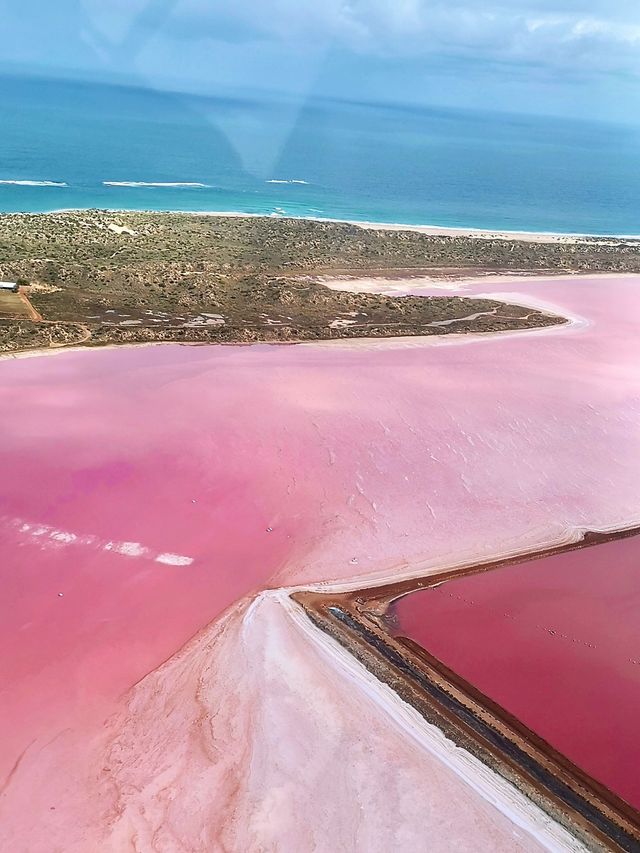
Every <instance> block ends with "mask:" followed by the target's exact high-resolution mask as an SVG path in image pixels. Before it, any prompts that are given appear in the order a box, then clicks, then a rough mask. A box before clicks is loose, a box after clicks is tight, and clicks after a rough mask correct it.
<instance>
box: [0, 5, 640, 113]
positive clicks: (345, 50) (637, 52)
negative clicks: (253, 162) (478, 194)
mask: <svg viewBox="0 0 640 853" xmlns="http://www.w3.org/2000/svg"><path fill="white" fill-rule="evenodd" d="M0 27H1V28H2V30H1V35H2V38H1V39H0V69H2V70H5V71H11V72H17V73H22V72H26V73H38V74H42V73H45V74H56V75H62V76H69V75H71V76H75V77H80V78H88V79H102V80H106V81H119V82H123V83H130V84H135V85H142V86H149V87H154V88H168V89H174V90H179V91H195V92H200V93H205V94H220V93H222V94H224V93H228V92H233V93H239V92H242V91H248V90H255V89H256V88H258V89H261V90H272V91H280V92H286V93H288V94H290V95H292V96H295V97H299V98H300V97H304V98H306V97H309V96H310V95H314V94H316V95H317V94H320V95H325V96H332V97H341V98H346V99H356V100H372V101H385V102H398V103H421V104H436V105H451V106H463V107H480V108H494V109H500V110H506V111H514V110H515V111H518V112H531V113H542V114H561V115H563V114H564V115H570V116H577V117H583V116H584V117H588V116H595V117H597V118H605V119H606V118H612V119H615V120H622V121H628V122H633V123H640V2H639V0H56V2H52V0H20V2H17V0H0Z"/></svg>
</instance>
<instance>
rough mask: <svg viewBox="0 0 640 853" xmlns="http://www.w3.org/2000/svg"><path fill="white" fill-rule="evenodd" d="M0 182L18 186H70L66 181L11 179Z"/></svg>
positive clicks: (0, 181)
mask: <svg viewBox="0 0 640 853" xmlns="http://www.w3.org/2000/svg"><path fill="white" fill-rule="evenodd" d="M0 184H11V185H13V186H16V187H68V186H69V184H67V183H66V182H65V181H22V180H19V181H9V180H0Z"/></svg>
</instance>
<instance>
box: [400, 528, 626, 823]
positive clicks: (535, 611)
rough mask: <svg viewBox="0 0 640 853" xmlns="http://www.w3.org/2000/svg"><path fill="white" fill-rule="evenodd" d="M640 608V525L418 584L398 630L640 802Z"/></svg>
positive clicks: (403, 610) (402, 612)
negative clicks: (590, 542)
mask: <svg viewBox="0 0 640 853" xmlns="http://www.w3.org/2000/svg"><path fill="white" fill-rule="evenodd" d="M639 607H640V537H638V536H633V537H630V538H628V539H620V540H617V541H613V542H608V543H606V544H602V545H597V546H594V547H591V548H581V549H579V550H576V551H569V552H567V553H565V554H556V555H555V556H550V557H543V558H541V559H538V560H529V561H526V562H523V563H519V564H518V565H515V566H506V567H504V568H500V569H495V570H494V571H489V572H486V573H485V572H483V573H481V574H477V575H472V576H469V577H465V578H460V579H459V580H453V581H451V582H449V583H444V584H441V585H440V586H438V587H435V588H433V589H425V590H421V591H418V592H414V593H411V594H409V595H407V596H404V597H403V598H401V599H399V600H398V601H397V602H396V603H395V604H394V605H393V613H394V614H395V616H396V618H397V625H396V626H395V628H394V634H397V635H398V636H403V637H408V638H410V639H412V640H414V641H415V642H416V643H418V645H419V646H421V647H422V648H424V649H427V650H428V651H429V652H430V653H431V654H432V655H434V656H435V657H436V658H437V659H438V660H440V661H442V662H443V663H444V664H446V666H448V667H449V668H450V669H452V670H453V671H454V672H455V673H457V674H458V675H460V676H462V677H463V678H464V679H465V680H466V681H468V682H469V683H471V684H473V686H474V687H476V688H478V689H479V690H480V691H481V692H482V693H483V694H484V695H485V696H488V697H489V698H490V699H492V700H493V701H494V702H496V703H497V704H498V705H500V707H502V708H504V709H505V710H507V711H508V712H509V713H511V714H513V716H515V717H516V718H517V719H518V720H520V721H521V722H523V723H524V724H525V725H526V726H528V728H530V729H531V730H532V731H534V732H535V733H536V734H537V735H539V736H540V737H541V738H542V739H543V740H544V741H546V743H548V744H550V745H551V746H553V747H554V748H555V749H556V750H557V751H558V752H560V753H561V754H562V755H565V756H566V757H567V758H569V759H570V760H571V761H572V762H573V763H574V764H576V765H577V766H578V767H580V768H581V769H582V770H584V771H586V772H587V773H588V774H589V775H590V776H591V777H592V778H594V779H596V780H597V781H598V782H600V783H601V784H603V785H604V786H605V787H607V788H609V790H611V791H613V792H615V793H616V794H617V795H618V796H620V797H622V799H624V800H626V801H627V802H628V803H629V804H631V805H632V806H633V807H634V808H636V809H640V778H639V776H638V765H639V764H640V747H639V745H638V743H637V728H638V719H639V718H640V653H639V652H640V620H638V608H639ZM452 625H458V626H459V630H457V631H452V630H451V626H452Z"/></svg>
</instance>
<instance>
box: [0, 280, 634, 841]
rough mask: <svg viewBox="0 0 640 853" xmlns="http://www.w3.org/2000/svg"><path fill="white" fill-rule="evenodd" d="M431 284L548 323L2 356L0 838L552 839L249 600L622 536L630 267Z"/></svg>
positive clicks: (286, 615)
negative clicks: (538, 309)
mask: <svg viewBox="0 0 640 853" xmlns="http://www.w3.org/2000/svg"><path fill="white" fill-rule="evenodd" d="M376 286H378V287H379V286H380V283H377V285H376ZM388 287H389V288H393V289H395V290H399V289H401V288H404V292H412V291H413V292H419V293H425V294H428V293H437V292H442V291H441V290H440V289H439V288H437V287H435V286H434V285H432V284H431V283H429V282H419V281H407V282H404V283H402V282H394V283H389V284H388ZM457 291H458V292H460V293H461V294H463V295H464V294H468V295H472V294H479V293H487V294H491V295H494V296H495V297H496V298H505V299H511V300H512V301H521V302H524V303H527V304H544V305H546V306H548V307H549V309H550V310H554V311H555V312H557V313H560V314H563V315H565V316H567V317H569V318H571V319H572V320H573V322H572V323H571V324H569V325H566V326H563V327H556V328H553V329H549V330H541V331H529V332H525V333H519V334H506V335H498V336H486V337H477V336H456V337H447V338H438V339H434V338H432V339H427V340H416V339H413V340H397V341H386V342H369V343H367V342H359V343H356V344H344V343H340V342H339V343H333V344H328V345H304V346H294V347H291V346H272V347H269V346H255V347H179V346H162V347H142V348H131V349H117V350H102V351H84V352H68V353H64V354H58V355H56V356H55V357H35V358H26V359H15V360H7V361H4V362H2V363H1V364H0V411H1V415H2V425H3V430H2V440H1V442H0V471H1V482H0V581H1V583H2V605H1V606H2V609H3V618H2V625H1V627H0V631H1V632H2V644H3V648H4V649H5V655H4V656H3V664H2V673H1V677H0V684H1V685H2V699H1V702H0V713H1V715H2V719H1V720H0V726H1V730H2V732H3V737H2V741H1V744H0V760H1V762H2V765H1V767H0V774H1V777H0V778H2V779H3V780H4V783H3V784H4V788H3V793H2V799H1V800H0V827H1V828H0V840H2V846H3V847H6V848H7V849H11V850H12V851H30V853H31V852H32V851H40V850H42V851H47V853H50V851H57V850H60V851H62V850H64V851H65V853H66V851H83V853H87V851H94V850H95V851H97V850H100V851H104V850H113V851H122V850H141V851H146V850H161V851H174V850H175V851H183V850H184V851H192V850H193V851H195V850H207V851H208V850H218V849H226V850H238V851H240V850H257V849H264V850H306V849H312V848H313V846H314V845H315V847H316V849H317V850H327V851H329V850H335V849H336V844H338V846H339V847H340V849H343V850H363V849H366V850H381V851H382V850H388V849H391V848H393V849H397V850H416V849H424V848H425V847H429V849H431V850H438V849H443V850H444V849H452V847H451V845H452V844H453V845H454V846H455V848H456V849H458V850H466V849H468V850H479V849H483V850H484V849H486V850H497V849H504V850H514V849H523V850H525V849H526V850H534V849H536V850H537V849H551V848H554V845H555V849H566V848H567V846H570V845H571V842H570V841H569V840H568V839H567V838H564V837H563V836H561V834H560V835H556V836H553V837H552V835H549V833H550V832H552V830H550V829H549V828H548V827H547V826H545V825H544V821H543V820H542V819H539V820H537V819H536V816H535V815H532V814H531V813H530V812H527V813H526V814H525V812H526V809H525V808H524V807H523V806H522V804H519V803H518V802H516V801H515V800H514V799H510V797H511V794H510V792H509V791H508V790H506V789H504V786H503V787H502V788H500V784H499V782H498V781H496V780H492V779H489V780H488V781H487V779H484V777H482V781H478V780H479V779H480V778H481V776H482V774H483V773H485V771H484V769H483V768H480V769H478V768H472V769H469V770H468V773H467V772H466V771H465V772H462V771H460V768H458V769H457V770H456V768H455V767H453V764H452V763H447V762H446V761H444V760H443V759H442V755H438V754H437V750H436V748H435V746H434V745H433V737H435V735H433V733H428V732H426V731H423V729H421V728H420V726H421V724H420V723H419V722H417V721H416V720H414V719H409V717H408V716H407V714H408V712H407V710H406V708H404V707H403V706H401V703H399V702H398V701H397V700H395V699H394V697H393V696H388V695H386V693H385V692H384V690H383V689H382V688H381V687H380V686H379V685H377V684H375V683H372V680H371V679H368V678H367V675H366V673H363V672H361V671H360V670H359V669H358V668H357V667H355V666H354V665H353V664H352V663H350V662H349V661H347V660H346V659H345V658H344V656H342V655H341V654H340V652H339V651H337V650H336V649H335V648H333V646H332V645H331V644H328V643H327V642H326V640H325V639H324V638H321V637H319V636H317V632H315V631H312V630H311V629H310V628H308V627H307V626H306V624H304V621H303V620H302V621H301V620H300V619H299V616H298V615H297V614H296V613H295V612H294V611H293V610H292V608H291V607H290V606H289V605H288V604H287V603H286V597H285V596H281V595H280V594H278V593H273V594H269V593H267V594H262V595H258V597H257V598H255V597H254V596H256V594H257V593H259V592H260V591H261V590H264V589H265V588H271V589H277V588H280V587H285V586H291V585H310V584H316V583H322V582H327V583H328V582H331V583H332V584H334V585H335V584H336V583H342V584H352V583H358V584H360V583H362V584H364V583H368V582H374V579H375V582H379V581H380V580H381V579H391V578H399V577H405V576H408V575H411V574H414V575H415V574H420V573H424V572H427V571H431V570H437V569H441V568H443V567H446V566H452V565H456V564H462V563H468V562H471V561H477V560H481V559H488V558H490V557H495V556H502V555H505V554H509V553H514V552H519V551H523V550H529V549H533V548H538V547H544V546H547V545H550V544H552V543H559V542H563V541H567V540H570V539H573V538H576V536H577V535H579V532H580V531H581V530H583V529H592V530H594V529H612V528H617V527H623V526H627V525H632V524H638V523H640V278H635V277H630V276H629V277H623V276H617V277H613V276H600V277H593V278H565V279H556V280H519V281H518V280H516V281H499V280H496V281H493V282H492V281H490V280H485V281H482V282H479V283H460V284H459V285H457ZM451 630H452V631H463V630H464V625H463V624H460V625H452V626H451ZM192 638H193V639H192ZM185 644H186V645H185ZM403 715H404V716H403ZM421 732H422V733H421ZM428 738H432V741H428ZM474 774H475V775H474ZM485 775H486V773H485ZM474 780H475V781H474ZM492 786H494V787H495V791H497V793H495V791H494V793H493V794H492V793H491V791H492V790H493V788H492ZM498 789H499V790H498ZM516 799H517V798H516ZM536 820H537V822H536Z"/></svg>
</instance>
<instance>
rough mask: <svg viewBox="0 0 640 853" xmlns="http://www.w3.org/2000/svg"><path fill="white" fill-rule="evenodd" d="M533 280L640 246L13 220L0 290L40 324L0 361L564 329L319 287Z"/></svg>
mask: <svg viewBox="0 0 640 853" xmlns="http://www.w3.org/2000/svg"><path fill="white" fill-rule="evenodd" d="M532 271H535V272H544V273H560V272H562V273H565V272H567V271H572V272H594V271H625V272H629V271H634V272H635V271H640V241H634V240H615V239H600V238H581V239H569V238H567V239H566V240H561V241H555V242H548V241H545V242H535V241H531V240H526V241H525V240H518V239H505V238H504V237H495V238H492V237H490V236H487V235H485V236H484V237H483V239H478V238H477V237H472V236H446V235H432V234H424V233H420V232H417V231H412V230H407V231H402V230H385V229H381V228H375V229H373V228H371V229H368V228H363V227H361V226H358V225H355V224H349V223H339V222H321V221H316V220H305V219H281V218H275V217H238V216H213V215H211V216H210V215H193V214H170V213H130V212H127V213H115V212H105V211H75V212H64V213H56V214H6V215H3V216H0V278H2V279H7V280H11V281H17V282H18V283H19V284H20V285H21V286H22V288H23V292H24V293H25V294H26V295H28V298H29V300H30V302H31V304H32V305H33V306H34V308H35V310H36V312H37V313H38V314H39V315H40V316H41V318H42V320H41V321H36V320H34V321H29V320H25V318H24V317H23V316H22V317H11V316H9V317H6V316H5V317H0V350H5V351H10V350H20V349H31V348H34V347H40V346H61V345H62V346H64V345H67V344H71V343H86V344H94V345H96V344H106V343H127V342H144V341H193V342H198V341H201V342H209V341H210V342H216V341H219V342H253V341H296V340H314V339H330V338H344V337H349V338H352V337H388V336H393V335H441V334H447V333H451V332H461V331H476V332H478V331H503V330H510V329H518V328H526V327H530V326H541V325H549V324H553V323H556V322H560V318H557V317H551V316H549V315H548V314H544V313H541V312H537V311H531V309H527V308H523V307H521V306H516V305H504V304H503V303H499V302H496V301H493V300H489V299H467V298H460V297H452V296H438V297H390V296H385V295H372V294H355V293H347V292H341V291H336V290H330V289H328V288H326V287H324V286H323V284H322V281H321V276H323V275H327V274H333V275H359V274H362V273H366V274H367V275H386V276H389V275H390V274H391V275H394V274H397V275H405V276H406V275H412V274H415V275H418V274H429V275H432V276H435V277H452V276H460V275H465V274H466V275H470V274H473V275H481V274H488V273H499V272H508V273H512V274H523V273H531V272H532ZM450 320H454V321H455V322H454V323H448V322H443V321H450Z"/></svg>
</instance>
